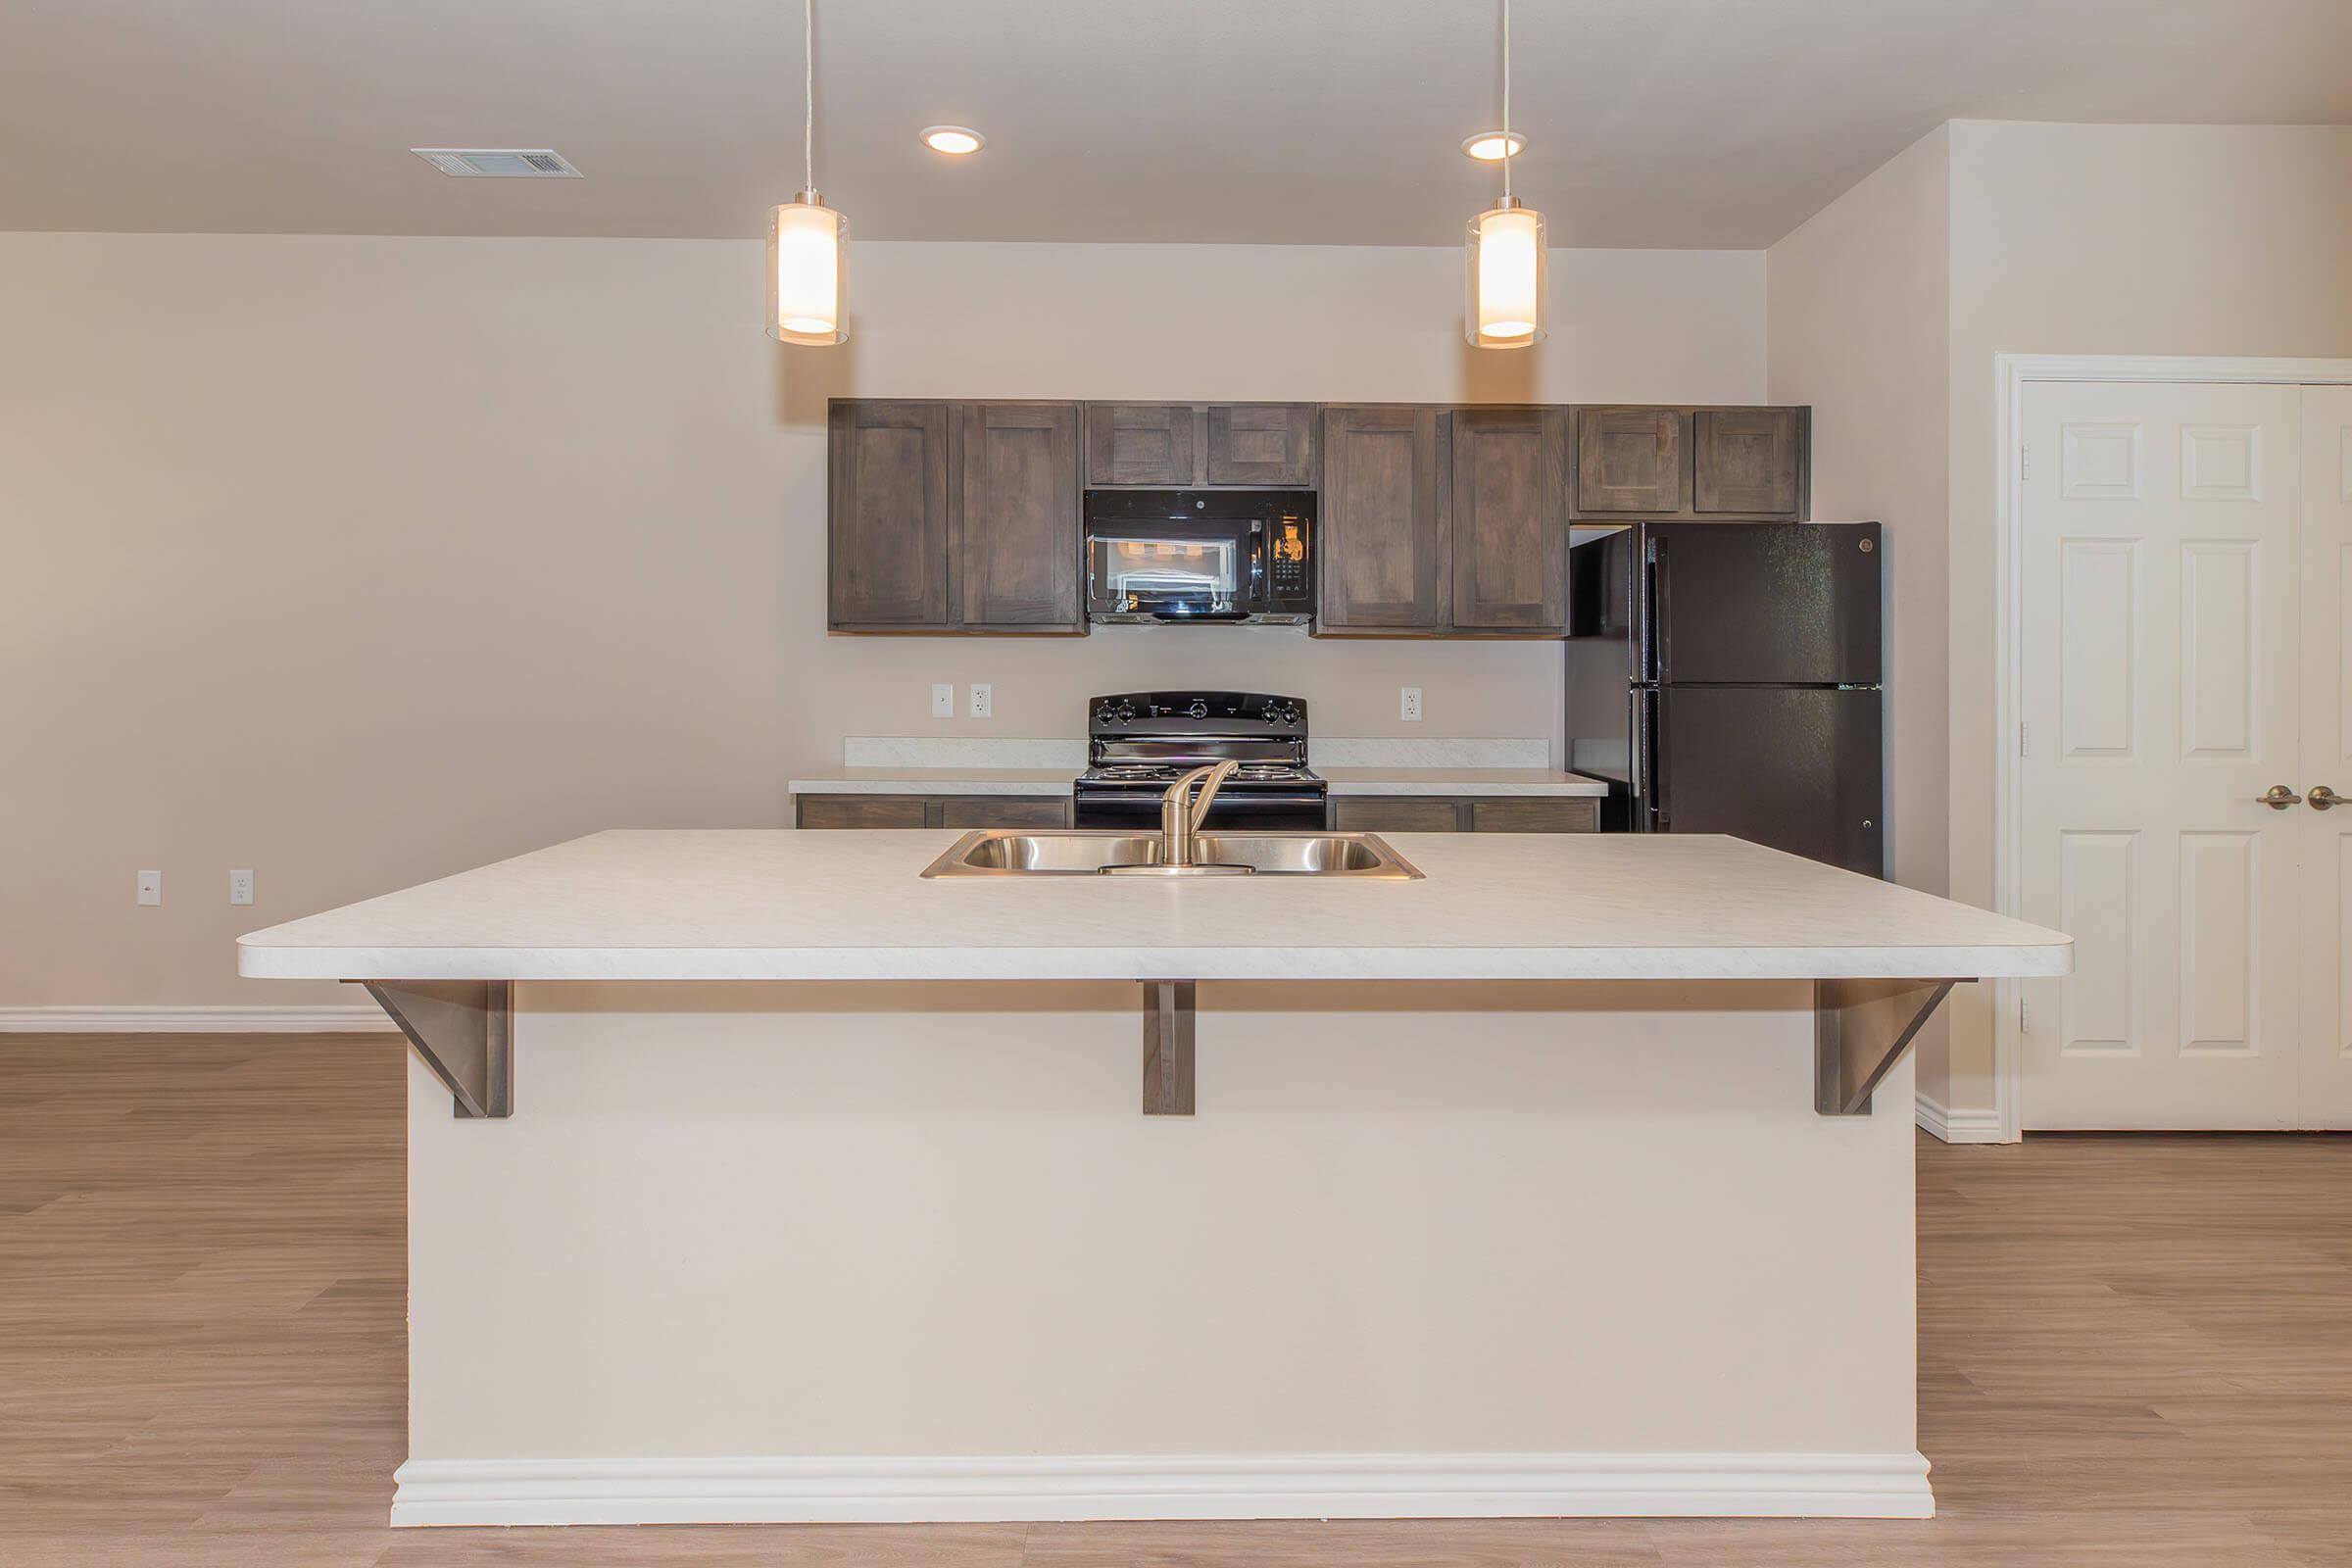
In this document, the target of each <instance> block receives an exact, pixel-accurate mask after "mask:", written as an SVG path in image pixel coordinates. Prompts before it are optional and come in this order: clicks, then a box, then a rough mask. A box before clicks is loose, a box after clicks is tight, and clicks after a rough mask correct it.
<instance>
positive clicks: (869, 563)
mask: <svg viewBox="0 0 2352 1568" xmlns="http://www.w3.org/2000/svg"><path fill="white" fill-rule="evenodd" d="M830 434H831V442H832V451H831V453H830V468H831V487H830V493H829V506H828V512H829V514H830V520H829V526H830V530H831V564H830V567H829V574H830V581H829V588H830V597H831V606H832V613H831V618H832V623H833V624H834V625H835V626H837V627H843V628H852V629H872V630H877V631H891V630H898V629H902V628H904V629H909V630H913V629H921V628H926V627H937V626H940V625H943V624H945V623H946V621H947V619H948V613H949V609H950V605H949V599H948V586H949V561H948V554H949V541H950V538H951V531H950V528H949V515H948V504H949V497H948V440H949V418H948V405H946V404H944V403H856V402H852V403H836V404H834V405H833V407H832V411H831V431H830Z"/></svg>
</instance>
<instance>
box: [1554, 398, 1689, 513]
mask: <svg viewBox="0 0 2352 1568" xmlns="http://www.w3.org/2000/svg"><path fill="white" fill-rule="evenodd" d="M1685 422H1686V420H1685V416H1684V415H1683V413H1682V412H1681V411H1680V410H1678V409H1579V410H1577V411H1576V511H1577V515H1579V516H1611V515H1634V516H1642V515H1651V514H1655V513H1676V512H1680V511H1682V510H1683V506H1684V497H1686V496H1687V495H1689V494H1690V487H1689V485H1688V484H1687V483H1686V482H1685V476H1686V474H1687V472H1688V469H1689V466H1690V461H1691V460H1690V452H1689V449H1688V447H1687V445H1686V443H1685V441H1684V439H1683V429H1684V424H1685Z"/></svg>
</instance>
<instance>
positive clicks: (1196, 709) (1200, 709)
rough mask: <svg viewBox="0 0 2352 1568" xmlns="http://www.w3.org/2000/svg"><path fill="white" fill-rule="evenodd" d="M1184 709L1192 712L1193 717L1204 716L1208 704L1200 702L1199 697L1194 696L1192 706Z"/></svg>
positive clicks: (1206, 713) (1206, 714)
mask: <svg viewBox="0 0 2352 1568" xmlns="http://www.w3.org/2000/svg"><path fill="white" fill-rule="evenodd" d="M1185 711H1186V712H1188V713H1190V714H1192V715H1193V717H1195V718H1206V717H1207V716H1208V705H1207V704H1206V703H1204V702H1202V701H1201V699H1200V698H1198V697H1196V698H1194V699H1193V706H1192V707H1190V708H1188V709H1186V710H1185Z"/></svg>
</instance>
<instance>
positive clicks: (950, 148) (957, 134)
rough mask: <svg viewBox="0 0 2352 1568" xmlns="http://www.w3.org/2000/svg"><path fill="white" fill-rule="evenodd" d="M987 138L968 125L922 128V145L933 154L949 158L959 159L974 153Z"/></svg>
mask: <svg viewBox="0 0 2352 1568" xmlns="http://www.w3.org/2000/svg"><path fill="white" fill-rule="evenodd" d="M987 140H988V138H987V137H986V136H983V135H981V134H980V133H979V132H978V131H976V130H974V129H972V128H971V127H970V126H968V125H927V126H925V127H924V128H923V145H924V146H926V147H928V148H930V149H931V150H932V151H933V152H935V153H946V154H947V155H948V156H949V157H950V158H961V157H963V156H964V155H965V154H967V153H976V152H978V151H979V150H980V148H981V146H982V145H983V144H984V143H986V142H987Z"/></svg>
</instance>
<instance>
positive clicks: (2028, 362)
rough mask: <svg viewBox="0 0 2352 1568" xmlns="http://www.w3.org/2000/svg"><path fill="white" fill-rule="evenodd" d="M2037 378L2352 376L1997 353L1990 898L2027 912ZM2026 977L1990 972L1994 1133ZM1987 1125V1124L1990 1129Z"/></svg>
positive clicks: (2018, 1077) (2019, 1078)
mask: <svg viewBox="0 0 2352 1568" xmlns="http://www.w3.org/2000/svg"><path fill="white" fill-rule="evenodd" d="M2035 381H2179V382H2190V383H2196V382H2202V383H2206V384H2208V385H2222V386H2227V385H2247V384H2269V385H2292V386H2352V360H2297V359H2241V358H2233V357H2216V358H2200V357H2193V356H2182V355H2172V354H2145V355H2143V354H1995V355H1993V357H1992V383H1993V392H1992V396H1993V454H1992V462H1993V492H1992V493H1993V508H1992V516H1993V574H1994V582H1995V585H1996V586H1995V590H1994V593H1993V639H1992V648H1993V724H1992V767H1993V792H1992V852H1993V859H1992V907H1993V909H1994V910H1995V912H1997V913H2000V914H2006V915H2010V916H2012V917H2020V916H2019V914H2018V903H2019V889H2020V888H2021V886H2022V885H2023V881H2024V875H2025V869H2024V865H2023V845H2022V843H2021V842H2020V835H2019V829H2020V826H2021V824H2022V823H2023V821H2024V819H2025V782H2026V781H2025V769H2024V768H2023V767H2021V766H2019V765H2018V763H2019V760H2020V759H2019V757H2018V755H2017V744H2016V739H2015V737H2016V735H2017V725H2018V715H2019V714H2020V713H2022V712H2023V711H2025V698H2024V692H2023V690H2022V687H2021V681H2022V679H2023V674H2024V671H2023V669H2022V667H2021V666H2022V664H2023V662H2024V661H2023V659H2022V657H2021V650H2020V645H2021V643H2022V641H2023V638H2024V635H2025V614H2024V611H2025V579H2024V576H2023V574H2022V572H2021V570H2020V568H2019V561H2020V558H2021V557H2022V556H2023V554H2024V550H2023V530H2024V526H2025V481H2024V476H2023V475H2022V474H2021V473H2020V471H2019V466H2018V462H2017V456H2018V454H2019V452H2021V451H2022V450H2023V449H2024V446H2025V429H2026V387H2027V386H2028V384H2029V383H2032V382H2035ZM2019 984H2020V982H2018V981H2015V980H1995V981H1993V982H1992V1101H1993V1110H1994V1112H1995V1114H1996V1116H1997V1117H1998V1120H1999V1131H1998V1133H1997V1137H1996V1138H1995V1139H1985V1140H1984V1141H1985V1142H1993V1141H1997V1142H2000V1143H2004V1144H2014V1143H2016V1142H2018V1141H2019V1140H2020V1139H2022V1138H2023V1137H2024V1136H2025V1130H2024V1129H2025V1060H2026V1043H2025V1037H2024V1035H2023V1034H2022V1033H2021V1032H2020V1030H2019V1029H2018V1012H2017V1009H2018V1002H2019V999H2020V992H2019V991H2018V986H2019ZM1988 1130H1989V1129H1988Z"/></svg>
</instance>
